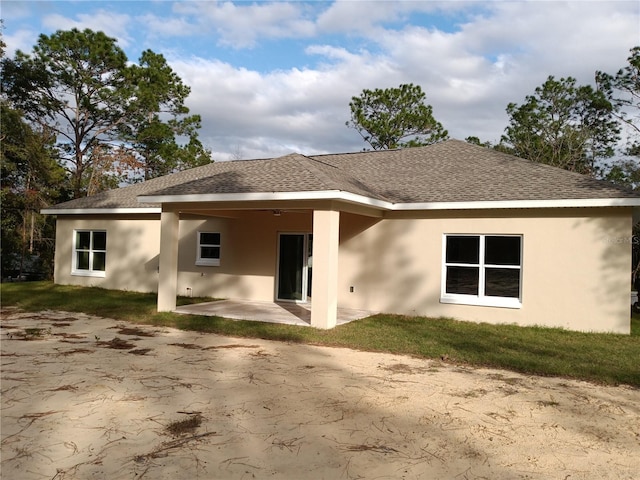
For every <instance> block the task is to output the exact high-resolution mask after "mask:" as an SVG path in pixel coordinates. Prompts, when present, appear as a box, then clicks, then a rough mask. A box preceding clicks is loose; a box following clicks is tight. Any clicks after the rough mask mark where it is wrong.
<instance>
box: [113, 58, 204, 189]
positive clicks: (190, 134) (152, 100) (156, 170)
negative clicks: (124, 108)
mask: <svg viewBox="0 0 640 480" xmlns="http://www.w3.org/2000/svg"><path fill="white" fill-rule="evenodd" d="M139 63H140V65H139V66H138V65H132V66H131V68H130V71H129V72H128V73H129V82H130V83H131V84H132V85H136V86H137V88H136V91H135V97H136V100H135V102H133V104H132V106H131V108H130V114H131V115H130V119H129V121H128V122H127V123H126V124H124V125H123V127H122V128H121V132H122V134H123V138H124V139H126V141H127V142H129V143H130V144H131V145H132V148H133V150H134V151H135V152H136V153H137V155H138V156H139V157H140V158H141V165H142V170H143V172H144V179H145V180H147V179H150V178H154V177H159V176H162V175H166V174H167V173H170V172H172V171H175V170H182V169H184V168H190V167H195V166H199V165H204V164H206V163H209V162H211V152H209V151H208V150H206V149H205V148H204V147H203V146H202V144H201V143H200V140H199V139H198V133H197V132H198V129H199V128H200V123H201V119H200V116H199V115H190V116H187V114H188V113H189V109H188V108H187V107H186V106H185V104H184V102H185V100H186V98H187V97H188V96H189V93H190V91H191V89H190V88H189V87H188V86H186V85H184V84H183V83H182V80H180V77H178V75H176V73H175V72H174V71H173V70H172V69H171V67H170V66H169V65H168V64H167V62H166V60H165V58H164V57H163V56H162V55H159V54H156V53H154V52H152V51H151V50H146V51H144V52H143V53H142V55H141V57H140V61H139ZM162 117H165V118H167V120H164V119H163V118H162ZM176 137H182V138H186V139H188V141H187V142H185V143H184V144H182V145H180V144H178V142H177V140H176Z"/></svg>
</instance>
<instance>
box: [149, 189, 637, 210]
mask: <svg viewBox="0 0 640 480" xmlns="http://www.w3.org/2000/svg"><path fill="white" fill-rule="evenodd" d="M270 200H289V201H295V200H341V201H345V202H350V203H357V204H360V205H367V206H370V207H376V208H380V209H383V210H389V211H411V210H491V209H514V208H517V209H521V208H579V207H640V197H639V198H585V199H556V200H497V201H495V200H490V201H468V202H424V203H391V202H387V201H384V200H379V199H375V198H371V197H365V196H363V195H357V194H354V193H349V192H344V191H339V190H324V191H310V192H261V193H255V192H254V193H221V194H202V195H199V194H193V195H154V196H140V197H138V201H139V202H141V203H191V202H193V203H200V202H222V201H228V202H233V201H247V202H251V201H270Z"/></svg>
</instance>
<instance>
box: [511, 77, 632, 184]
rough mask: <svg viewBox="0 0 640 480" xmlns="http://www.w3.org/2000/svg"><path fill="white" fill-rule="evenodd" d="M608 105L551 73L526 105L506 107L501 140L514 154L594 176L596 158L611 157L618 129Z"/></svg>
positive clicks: (595, 94) (589, 89) (597, 93)
mask: <svg viewBox="0 0 640 480" xmlns="http://www.w3.org/2000/svg"><path fill="white" fill-rule="evenodd" d="M613 110H614V107H613V105H612V104H611V103H610V102H609V101H608V100H607V99H606V97H605V95H603V93H602V92H600V91H597V90H594V89H593V88H592V87H591V86H588V85H587V86H577V85H576V80H575V79H574V78H571V77H568V78H561V79H560V80H556V79H555V78H554V77H553V76H550V77H549V78H548V79H547V81H546V82H545V83H544V84H543V85H542V86H540V87H538V88H536V90H535V94H534V95H530V96H527V97H526V101H525V103H523V104H522V105H517V104H515V103H510V104H509V105H508V106H507V113H508V115H509V118H510V120H509V125H508V126H507V128H506V129H505V132H506V133H505V135H504V136H503V137H502V143H503V144H504V145H505V146H506V147H507V148H508V149H510V150H511V152H512V153H513V154H515V155H518V156H520V157H523V158H527V159H529V160H531V161H534V162H539V163H545V164H548V165H553V166H555V167H559V168H563V169H565V170H569V171H573V172H578V173H582V174H587V175H591V176H597V175H598V173H599V172H598V160H600V159H603V158H608V157H611V156H612V155H613V153H614V145H615V144H616V142H617V141H618V139H619V132H620V128H619V126H618V123H617V122H616V121H615V119H614V117H613Z"/></svg>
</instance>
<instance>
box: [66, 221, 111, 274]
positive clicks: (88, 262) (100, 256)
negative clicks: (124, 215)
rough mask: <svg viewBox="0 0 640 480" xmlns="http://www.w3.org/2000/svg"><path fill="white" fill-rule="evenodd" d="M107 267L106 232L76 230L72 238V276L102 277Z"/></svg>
mask: <svg viewBox="0 0 640 480" xmlns="http://www.w3.org/2000/svg"><path fill="white" fill-rule="evenodd" d="M106 267H107V232H105V231H104V230H76V231H75V232H74V238H73V265H72V267H71V273H72V274H73V275H84V276H90V277H104V276H105V272H106Z"/></svg>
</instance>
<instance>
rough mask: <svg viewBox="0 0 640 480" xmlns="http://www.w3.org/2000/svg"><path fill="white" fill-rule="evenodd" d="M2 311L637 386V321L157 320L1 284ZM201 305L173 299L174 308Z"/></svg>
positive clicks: (85, 296) (115, 298) (151, 306)
mask: <svg viewBox="0 0 640 480" xmlns="http://www.w3.org/2000/svg"><path fill="white" fill-rule="evenodd" d="M1 294H2V297H1V300H2V306H17V307H20V308H22V309H24V310H27V311H38V310H47V309H50V310H65V311H70V312H84V313H88V314H92V315H99V316H102V317H108V318H114V319H117V320H125V321H129V322H134V323H140V324H148V325H157V326H160V325H162V326H170V327H175V328H180V329H184V330H197V331H201V332H211V333H217V334H222V335H231V336H240V337H254V338H263V339H269V340H280V341H288V342H299V343H309V344H319V345H329V346H341V347H349V348H354V349H359V350H367V351H376V352H390V353H397V354H406V355H412V356H416V357H423V358H443V357H444V358H446V359H447V360H448V361H450V362H455V363H461V364H467V365H474V366H487V367H496V368H504V369H508V370H513V371H517V372H521V373H529V374H535V375H552V376H565V377H571V378H576V379H582V380H588V381H593V382H599V383H605V384H611V385H617V384H628V385H632V386H634V387H640V316H638V317H635V318H633V319H632V323H631V335H615V334H600V333H577V332H570V331H566V330H561V329H552V328H540V327H516V326H511V325H489V324H477V323H471V322H460V321H455V320H450V319H442V318H427V317H405V316H400V315H375V316H372V317H369V318H366V319H363V320H358V321H356V322H351V323H349V324H346V325H342V326H339V327H336V328H334V329H332V330H317V329H314V328H309V327H296V326H290V325H277V324H269V323H262V322H250V321H234V320H227V319H224V318H220V317H204V316H194V315H178V314H173V313H157V312H156V311H155V308H156V295H155V294H141V293H132V292H121V291H113V290H103V289H99V288H85V287H69V286H61V285H54V284H53V283H51V282H33V283H5V284H2V291H1ZM202 300H204V299H196V298H194V299H192V298H179V300H178V303H179V304H185V303H193V302H197V301H202Z"/></svg>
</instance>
